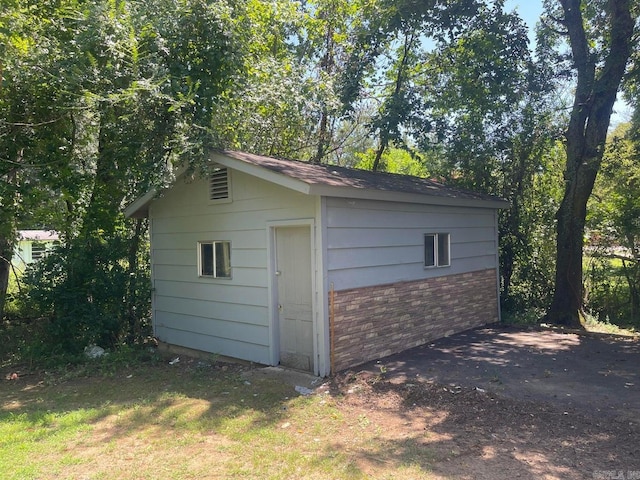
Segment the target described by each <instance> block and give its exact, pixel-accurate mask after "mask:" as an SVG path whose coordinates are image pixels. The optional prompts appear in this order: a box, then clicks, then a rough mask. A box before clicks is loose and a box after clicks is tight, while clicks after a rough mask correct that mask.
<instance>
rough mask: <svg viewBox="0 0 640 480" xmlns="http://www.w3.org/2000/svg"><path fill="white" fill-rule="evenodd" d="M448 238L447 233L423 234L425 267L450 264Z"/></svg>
mask: <svg viewBox="0 0 640 480" xmlns="http://www.w3.org/2000/svg"><path fill="white" fill-rule="evenodd" d="M449 246H450V238H449V234H448V233H427V234H425V236H424V266H425V268H433V267H448V266H449V265H451V258H450V257H451V255H450V252H449V250H450V248H449Z"/></svg>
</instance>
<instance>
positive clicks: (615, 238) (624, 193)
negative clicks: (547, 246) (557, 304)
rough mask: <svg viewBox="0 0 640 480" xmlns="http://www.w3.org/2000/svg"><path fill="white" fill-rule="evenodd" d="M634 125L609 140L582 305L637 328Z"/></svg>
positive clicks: (638, 171)
mask: <svg viewBox="0 0 640 480" xmlns="http://www.w3.org/2000/svg"><path fill="white" fill-rule="evenodd" d="M634 133H635V128H634V126H633V125H632V124H621V125H619V126H618V127H617V128H616V129H615V130H614V132H613V133H612V134H611V135H610V138H609V141H608V144H607V149H606V152H605V155H604V159H603V165H602V169H601V172H600V175H599V177H598V179H597V181H596V184H595V187H594V194H593V197H592V199H591V201H590V203H589V216H588V218H587V228H588V249H589V250H588V251H589V254H590V256H589V261H588V263H587V266H586V268H585V290H586V292H585V303H586V306H587V308H588V309H589V310H590V311H591V312H592V313H593V315H594V316H596V317H598V318H599V319H601V320H603V319H608V320H609V321H610V322H612V323H616V324H635V325H640V167H639V165H638V158H640V148H639V147H638V145H639V144H638V140H637V138H635V136H634Z"/></svg>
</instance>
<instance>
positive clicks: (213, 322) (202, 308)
mask: <svg viewBox="0 0 640 480" xmlns="http://www.w3.org/2000/svg"><path fill="white" fill-rule="evenodd" d="M231 181H232V188H231V192H232V199H231V202H229V203H211V202H210V201H209V199H208V188H209V185H208V182H207V181H206V180H195V181H192V182H189V183H185V182H178V183H177V184H176V185H175V186H174V187H173V188H172V189H170V190H169V191H168V192H167V194H166V196H165V197H163V198H161V199H159V200H157V201H155V202H154V203H153V204H152V205H151V208H150V216H151V218H152V222H153V223H152V225H153V229H152V248H153V250H152V255H153V282H154V327H155V333H156V335H157V336H158V338H159V339H160V340H162V341H164V342H167V343H170V344H175V345H181V346H185V347H189V348H195V349H198V350H203V351H208V352H212V353H218V354H221V355H229V356H233V357H237V358H244V359H246V360H251V361H255V362H259V363H269V361H270V357H269V343H270V332H269V290H268V278H267V275H268V269H267V265H268V252H267V245H268V243H267V240H268V238H267V235H268V233H267V222H271V221H278V220H290V219H299V218H313V216H314V213H315V199H313V198H312V197H308V196H306V195H302V194H299V193H296V192H292V191H290V190H287V189H284V188H282V187H279V186H277V185H273V184H271V183H268V182H265V181H262V180H259V179H256V178H253V177H250V176H247V175H245V174H242V173H240V172H236V171H234V172H232V175H231ZM199 241H229V242H231V279H224V278H203V277H199V276H198V270H197V263H198V256H197V243H198V242H199Z"/></svg>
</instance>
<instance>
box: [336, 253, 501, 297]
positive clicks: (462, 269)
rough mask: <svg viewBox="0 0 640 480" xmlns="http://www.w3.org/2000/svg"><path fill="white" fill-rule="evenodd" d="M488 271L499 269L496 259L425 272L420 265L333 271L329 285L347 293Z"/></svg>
mask: <svg viewBox="0 0 640 480" xmlns="http://www.w3.org/2000/svg"><path fill="white" fill-rule="evenodd" d="M488 268H496V257H495V255H490V256H482V257H473V258H471V259H468V260H465V261H464V262H461V261H458V262H456V261H452V264H451V266H450V267H444V268H424V266H423V264H422V262H421V263H419V264H417V263H416V264H404V265H383V266H372V267H363V268H348V269H342V270H331V271H330V273H329V281H330V282H332V283H333V284H334V288H335V289H336V290H346V289H350V288H361V287H371V286H374V285H385V284H387V283H395V282H404V281H411V280H416V279H423V278H433V277H443V276H446V275H455V274H458V273H466V272H474V271H478V270H485V269H488Z"/></svg>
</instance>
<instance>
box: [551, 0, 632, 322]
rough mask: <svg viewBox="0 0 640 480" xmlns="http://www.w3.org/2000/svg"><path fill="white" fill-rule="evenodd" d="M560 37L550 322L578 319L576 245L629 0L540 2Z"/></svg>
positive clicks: (627, 49)
mask: <svg viewBox="0 0 640 480" xmlns="http://www.w3.org/2000/svg"><path fill="white" fill-rule="evenodd" d="M545 7H546V10H547V12H548V14H547V21H548V22H550V23H551V22H554V23H555V24H556V25H557V26H558V28H557V29H556V30H557V32H556V33H558V34H559V35H561V38H562V39H564V40H565V41H566V42H567V45H568V46H569V47H570V52H569V53H568V55H567V62H569V64H568V65H567V69H570V70H571V71H572V72H574V75H575V94H574V98H573V106H572V108H571V115H570V119H569V123H568V126H567V130H566V133H565V140H566V143H565V145H566V154H567V163H566V168H565V174H564V178H565V192H564V197H563V200H562V203H561V205H560V208H559V209H558V212H557V256H556V279H555V291H554V296H553V301H552V303H551V305H550V307H549V310H548V311H547V317H546V318H547V320H548V321H550V322H552V323H557V324H561V325H567V326H572V327H579V326H580V325H581V315H582V309H583V289H582V247H583V236H584V227H585V219H586V212H587V209H586V207H587V201H588V199H589V196H590V195H591V191H592V189H593V185H594V182H595V179H596V175H597V173H598V170H599V169H600V164H601V161H602V156H603V153H604V145H605V141H606V137H607V130H608V128H609V122H610V118H611V112H612V109H613V104H614V102H615V100H616V95H617V93H618V90H619V88H620V84H621V82H622V79H623V76H624V74H625V71H626V68H627V65H628V62H629V58H630V55H631V52H632V51H633V48H634V45H635V42H636V39H635V37H636V36H637V29H638V20H637V18H638V17H637V9H638V4H637V2H636V1H634V0H608V1H607V2H604V1H592V2H585V1H580V0H559V7H555V8H554V5H552V4H551V2H549V1H547V2H546V3H545Z"/></svg>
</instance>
